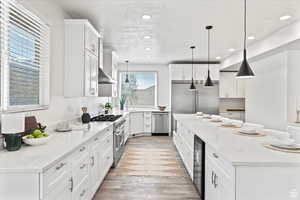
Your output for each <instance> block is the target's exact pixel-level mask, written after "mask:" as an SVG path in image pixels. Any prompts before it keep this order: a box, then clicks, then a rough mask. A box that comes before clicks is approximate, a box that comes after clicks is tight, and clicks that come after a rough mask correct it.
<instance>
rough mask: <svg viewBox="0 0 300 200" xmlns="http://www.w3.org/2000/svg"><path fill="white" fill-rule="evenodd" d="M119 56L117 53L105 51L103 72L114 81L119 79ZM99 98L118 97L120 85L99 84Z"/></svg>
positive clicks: (109, 50)
mask: <svg viewBox="0 0 300 200" xmlns="http://www.w3.org/2000/svg"><path fill="white" fill-rule="evenodd" d="M117 67H118V56H117V54H116V52H115V51H112V50H111V49H105V50H104V51H103V71H104V72H105V73H106V74H107V75H108V76H110V77H111V78H112V79H113V80H115V81H116V80H117V78H118V71H117ZM98 96H99V97H117V96H118V84H116V83H115V84H99V91H98Z"/></svg>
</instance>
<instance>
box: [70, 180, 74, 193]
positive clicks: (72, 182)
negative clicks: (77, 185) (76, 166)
mask: <svg viewBox="0 0 300 200" xmlns="http://www.w3.org/2000/svg"><path fill="white" fill-rule="evenodd" d="M70 183H71V187H70V191H71V192H73V188H74V181H73V177H71V178H70Z"/></svg>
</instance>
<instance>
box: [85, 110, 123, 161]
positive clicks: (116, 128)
mask: <svg viewBox="0 0 300 200" xmlns="http://www.w3.org/2000/svg"><path fill="white" fill-rule="evenodd" d="M91 121H92V122H95V121H96V122H113V138H114V139H113V140H114V141H113V150H114V163H113V167H116V166H117V165H118V162H119V161H120V159H121V157H122V155H123V153H124V149H125V135H126V133H125V122H126V119H125V118H124V117H122V115H99V116H96V117H93V118H92V119H91Z"/></svg>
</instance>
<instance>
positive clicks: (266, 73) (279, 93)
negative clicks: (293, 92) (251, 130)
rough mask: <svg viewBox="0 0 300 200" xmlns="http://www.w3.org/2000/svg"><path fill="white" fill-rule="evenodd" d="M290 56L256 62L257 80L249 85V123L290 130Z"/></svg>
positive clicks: (254, 64) (273, 56)
mask: <svg viewBox="0 0 300 200" xmlns="http://www.w3.org/2000/svg"><path fill="white" fill-rule="evenodd" d="M286 60H287V53H286V52H283V53H279V54H275V55H272V56H269V57H267V58H264V59H261V60H259V61H255V62H252V63H251V64H250V65H251V67H252V68H253V70H254V72H255V74H256V77H255V78H253V79H250V80H247V83H246V121H248V122H256V123H261V124H264V125H265V126H266V127H267V128H274V129H281V130H284V129H285V128H286V122H287V108H286V105H287V98H286V97H287V64H286Z"/></svg>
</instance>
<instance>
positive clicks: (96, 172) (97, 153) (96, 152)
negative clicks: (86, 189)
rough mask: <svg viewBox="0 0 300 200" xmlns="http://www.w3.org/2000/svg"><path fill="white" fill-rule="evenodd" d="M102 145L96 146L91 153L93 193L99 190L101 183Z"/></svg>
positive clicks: (91, 187) (91, 186)
mask: <svg viewBox="0 0 300 200" xmlns="http://www.w3.org/2000/svg"><path fill="white" fill-rule="evenodd" d="M99 144H100V143H96V144H94V146H93V147H92V148H91V153H90V159H91V163H90V171H89V175H90V178H89V180H90V189H91V191H92V193H94V192H96V191H97V189H98V186H99V184H100V182H101V170H102V169H101V168H100V157H101V155H102V154H101V148H100V145H99Z"/></svg>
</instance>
